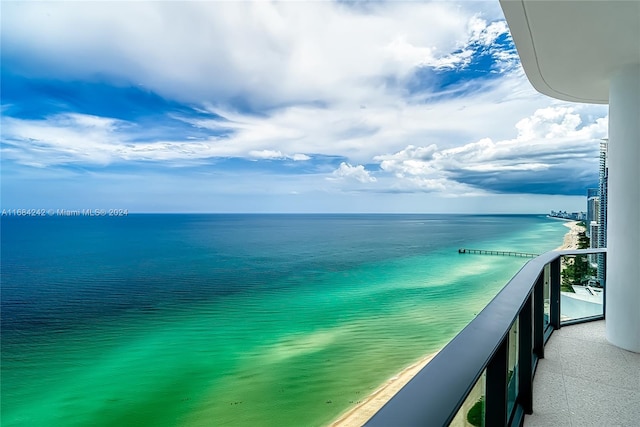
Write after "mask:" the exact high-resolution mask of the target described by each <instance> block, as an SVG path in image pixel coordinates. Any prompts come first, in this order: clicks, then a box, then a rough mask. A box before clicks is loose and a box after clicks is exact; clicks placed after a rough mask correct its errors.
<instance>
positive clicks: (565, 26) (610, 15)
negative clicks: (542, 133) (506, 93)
mask: <svg viewBox="0 0 640 427" xmlns="http://www.w3.org/2000/svg"><path fill="white" fill-rule="evenodd" d="M500 5H501V7H502V10H503V12H504V15H505V18H506V19H507V24H508V25H509V29H510V30H511V35H512V37H513V40H514V42H515V45H516V48H517V50H518V54H519V55H520V60H521V62H522V66H523V68H524V71H525V73H526V75H527V78H528V79H529V81H530V82H531V84H532V85H533V87H535V88H536V90H538V91H539V92H541V93H543V94H545V95H548V96H551V97H553V98H557V99H562V100H565V101H575V102H586V103H595V104H606V103H608V101H609V80H610V78H611V75H612V74H613V73H614V72H615V71H616V70H617V69H619V68H621V67H623V66H624V65H627V64H639V63H640V0H500Z"/></svg>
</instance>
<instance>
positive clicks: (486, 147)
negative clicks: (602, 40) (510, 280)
mask: <svg viewBox="0 0 640 427" xmlns="http://www.w3.org/2000/svg"><path fill="white" fill-rule="evenodd" d="M2 8H3V11H2V12H3V13H2V18H1V19H2V22H1V23H2V28H1V36H2V38H1V43H2V46H1V48H2V49H1V50H0V55H1V57H0V59H1V61H2V68H1V73H2V74H1V78H2V88H3V90H2V118H1V125H2V126H1V135H0V136H1V140H0V142H1V149H2V159H1V162H2V208H4V209H19V208H41V209H97V208H104V209H109V208H123V209H128V210H129V211H131V212H363V213H366V212H433V213H445V212H451V213H547V212H549V211H550V210H552V209H563V210H567V211H582V210H584V209H585V208H584V206H585V204H584V195H585V192H586V189H587V188H589V187H597V186H598V162H599V158H598V154H599V143H600V140H601V139H602V138H606V136H607V122H608V116H607V108H606V106H601V105H586V104H580V105H579V104H571V103H565V102H561V101H557V100H552V99H550V98H547V97H545V96H543V95H540V94H538V93H537V92H536V91H535V90H534V89H533V88H532V87H531V85H530V84H529V83H528V81H527V79H526V77H525V75H524V73H523V71H522V68H521V66H520V63H519V59H518V55H517V53H516V51H515V47H514V44H513V41H512V40H511V36H510V34H509V31H508V27H507V25H506V22H505V20H504V17H503V15H502V11H501V10H500V7H499V4H498V3H497V2H459V3H455V2H379V3H378V2H375V3H370V2H364V3H360V2H354V3H350V2H312V3H296V2H282V3H266V2H241V3H232V2H186V3H173V2H133V3H129V2H128V3H121V2H113V3H76V2H47V3H46V4H43V3H29V2H6V3H3V6H2Z"/></svg>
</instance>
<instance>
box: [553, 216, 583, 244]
mask: <svg viewBox="0 0 640 427" xmlns="http://www.w3.org/2000/svg"><path fill="white" fill-rule="evenodd" d="M563 225H564V226H565V227H568V228H569V231H567V234H565V235H564V240H563V241H562V245H561V246H558V247H557V248H556V249H555V250H556V251H561V250H564V249H578V233H581V232H583V231H584V227H583V226H581V225H580V222H578V221H569V222H565V223H564V224H563Z"/></svg>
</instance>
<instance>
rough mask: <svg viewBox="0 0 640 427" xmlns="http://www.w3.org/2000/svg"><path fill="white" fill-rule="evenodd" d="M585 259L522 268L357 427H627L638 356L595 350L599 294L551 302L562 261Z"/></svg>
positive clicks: (600, 338) (554, 255) (551, 257)
mask: <svg viewBox="0 0 640 427" xmlns="http://www.w3.org/2000/svg"><path fill="white" fill-rule="evenodd" d="M594 253H604V254H606V249H586V250H569V251H552V252H547V253H546V254H543V255H541V256H539V257H537V258H535V259H533V260H531V261H529V262H528V263H527V264H526V265H525V266H524V267H523V268H522V269H521V270H520V271H519V272H518V273H517V274H516V275H515V276H514V277H513V278H512V279H511V281H509V283H508V284H507V285H506V286H505V287H504V288H503V289H502V291H501V292H500V293H499V294H498V295H497V296H496V297H495V298H494V299H493V300H492V301H491V302H490V303H489V304H488V305H487V307H486V308H485V309H484V310H483V311H482V312H481V313H479V314H478V316H477V317H476V318H475V319H474V320H473V321H472V322H471V323H469V325H467V327H466V328H465V329H463V330H462V331H461V332H460V333H459V334H458V335H457V336H456V337H455V338H454V339H453V340H452V341H451V342H450V343H449V344H448V345H447V346H446V347H445V348H444V349H442V350H441V351H440V352H439V353H438V355H437V356H436V357H435V358H434V359H433V360H432V361H431V362H430V363H429V364H428V365H427V366H425V368H423V369H422V370H421V371H420V372H419V373H418V374H417V375H416V376H415V377H414V378H413V379H412V380H411V381H410V382H409V383H408V384H407V385H406V386H405V387H404V388H403V389H401V390H400V392H398V393H397V394H396V395H395V396H394V397H393V398H392V399H391V400H390V401H389V402H388V403H387V404H386V405H385V406H384V407H383V408H382V409H380V411H378V412H377V413H376V414H375V415H374V416H373V417H372V418H371V419H370V420H369V421H368V422H367V423H366V424H365V425H366V426H369V427H377V426H389V425H393V426H417V425H425V426H448V425H454V426H458V425H459V426H474V425H475V426H507V425H508V426H521V425H523V424H524V425H527V426H529V425H531V426H535V425H608V424H610V423H612V422H613V423H614V424H616V425H636V423H637V420H638V419H640V413H639V412H640V409H638V408H640V405H639V404H638V403H639V402H640V354H637V353H631V352H628V351H625V350H622V349H620V348H618V347H614V346H612V345H610V344H608V343H607V342H606V341H605V339H604V321H603V320H602V319H604V313H605V311H604V307H605V304H606V291H604V292H602V296H601V298H602V299H601V302H600V303H597V301H596V302H594V298H585V297H581V296H579V295H577V294H576V295H571V294H568V293H564V292H561V270H562V268H561V260H562V258H566V257H571V256H576V255H586V254H594ZM594 290H595V289H594ZM591 293H597V292H591ZM563 306H565V307H564V308H563ZM594 308H597V309H594ZM584 322H590V323H584ZM561 327H563V328H562V329H560V328H561ZM536 373H537V376H536V377H535V381H534V375H535V374H536ZM612 391H613V392H615V393H614V395H613V396H611V395H609V396H607V394H608V392H612ZM622 395H624V396H622ZM590 413H593V415H590ZM525 415H527V416H526V417H525ZM601 421H602V422H601ZM594 423H595V424H594ZM629 423H631V424H629Z"/></svg>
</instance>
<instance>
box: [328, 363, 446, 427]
mask: <svg viewBox="0 0 640 427" xmlns="http://www.w3.org/2000/svg"><path fill="white" fill-rule="evenodd" d="M436 354H438V352H435V353H432V354H429V355H428V356H425V357H423V358H422V359H420V360H418V361H417V362H414V363H412V364H411V365H409V366H407V367H406V368H404V369H403V370H402V371H400V373H398V374H396V375H394V376H393V377H391V378H389V379H388V380H387V381H385V382H384V383H383V384H382V385H381V386H380V387H378V388H377V389H376V390H375V391H373V392H372V393H371V394H369V395H368V396H367V397H366V398H365V399H364V400H363V401H362V402H360V403H358V404H357V405H355V406H353V407H351V408H349V409H347V411H346V412H344V413H343V414H342V415H340V416H339V417H338V418H337V419H336V420H335V421H333V422H331V424H329V427H360V426H362V425H363V424H364V423H366V422H367V421H368V420H369V418H371V417H372V416H373V415H374V414H375V413H376V412H378V410H380V408H382V407H383V406H384V405H385V404H386V403H387V402H388V401H389V400H391V398H392V397H393V396H395V394H396V393H398V392H399V391H400V389H401V388H402V387H404V386H405V385H406V384H407V383H408V382H409V381H411V379H413V377H415V376H416V374H417V373H418V372H420V370H421V369H422V368H424V367H425V366H426V365H427V363H429V362H430V361H431V359H433V358H434V357H435V356H436Z"/></svg>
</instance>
